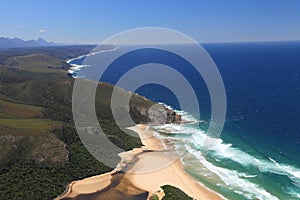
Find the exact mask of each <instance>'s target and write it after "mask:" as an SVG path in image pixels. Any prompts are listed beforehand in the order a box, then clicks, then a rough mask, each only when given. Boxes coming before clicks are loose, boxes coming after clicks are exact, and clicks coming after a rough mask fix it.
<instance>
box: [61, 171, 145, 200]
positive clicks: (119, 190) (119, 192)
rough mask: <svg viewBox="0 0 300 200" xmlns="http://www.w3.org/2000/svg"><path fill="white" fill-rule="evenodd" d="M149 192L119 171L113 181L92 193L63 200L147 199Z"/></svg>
mask: <svg viewBox="0 0 300 200" xmlns="http://www.w3.org/2000/svg"><path fill="white" fill-rule="evenodd" d="M148 195H149V193H148V192H147V191H144V190H142V189H140V188H138V187H136V186H135V185H133V184H132V182H131V181H130V180H129V179H128V178H127V177H126V176H125V173H123V172H118V173H116V174H113V176H112V178H111V183H110V184H109V185H108V186H107V187H105V188H103V189H102V190H99V191H97V192H95V193H92V194H80V195H78V196H76V197H74V198H64V199H63V200H68V199H76V200H87V199H94V200H102V199H103V200H104V199H110V200H120V199H122V200H146V199H147V197H148Z"/></svg>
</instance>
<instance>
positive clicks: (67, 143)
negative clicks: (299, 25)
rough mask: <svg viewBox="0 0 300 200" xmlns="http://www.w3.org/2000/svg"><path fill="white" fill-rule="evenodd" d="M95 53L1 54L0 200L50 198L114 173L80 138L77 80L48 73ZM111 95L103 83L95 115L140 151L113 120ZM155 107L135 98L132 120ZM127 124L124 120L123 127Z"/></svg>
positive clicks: (123, 143) (120, 142)
mask: <svg viewBox="0 0 300 200" xmlns="http://www.w3.org/2000/svg"><path fill="white" fill-rule="evenodd" d="M92 48H93V46H66V47H47V48H29V49H11V50H1V51H0V199H31V200H33V199H51V198H54V197H56V196H57V195H59V194H61V193H62V192H63V191H64V190H65V189H66V185H67V184H68V183H69V182H71V181H73V180H77V179H82V178H85V177H89V176H92V175H96V174H101V173H105V172H108V171H110V170H112V169H111V168H109V167H107V166H105V165H104V164H102V163H101V162H99V161H97V160H96V159H95V158H94V157H93V156H91V155H90V154H89V152H88V151H87V150H86V149H85V147H84V146H83V145H82V143H81V141H80V139H79V137H78V135H77V132H76V130H75V127H74V122H73V117H72V107H71V106H72V105H71V96H72V88H73V84H74V79H72V78H70V77H68V76H67V73H66V72H64V71H62V70H60V69H58V68H51V69H49V68H48V66H50V65H59V62H61V61H63V60H66V59H69V58H71V57H75V56H79V55H81V54H86V53H88V52H89V51H90V50H91V49H92ZM112 90H113V86H112V85H109V84H106V83H101V84H99V86H98V89H97V93H96V99H95V100H96V112H97V116H98V119H99V122H100V124H101V126H102V128H103V130H104V133H105V134H106V135H107V137H108V138H109V139H110V140H111V141H112V142H113V143H114V144H115V145H117V146H119V147H121V148H123V149H125V150H129V149H132V148H134V147H139V146H141V142H140V140H139V138H138V137H132V136H130V135H127V134H124V133H123V131H122V130H121V129H122V127H121V128H119V127H118V126H117V125H116V124H115V122H114V120H113V117H112V111H111V109H110V98H111V93H112ZM118 92H120V94H124V95H126V94H128V93H127V92H125V91H124V90H121V89H120V90H119V91H118ZM100 94H101V95H100ZM151 105H153V102H150V101H149V100H146V99H144V98H142V97H139V96H138V95H133V96H132V98H131V101H130V111H131V115H132V118H133V120H134V121H135V122H147V121H148V119H147V117H145V116H141V114H140V112H139V111H138V110H137V106H144V107H149V106H151ZM120 109H121V110H122V108H120ZM129 125H132V124H130V123H129V122H127V121H124V123H123V126H124V127H126V126H129ZM133 134H134V133H133ZM114 156H116V157H117V155H114ZM169 191H171V190H170V188H168V189H167V190H166V193H167V194H168V193H169ZM171 194H173V192H172V193H171ZM180 195H181V194H180ZM167 196H169V195H167ZM176 199H178V198H176Z"/></svg>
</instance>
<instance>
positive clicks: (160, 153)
mask: <svg viewBox="0 0 300 200" xmlns="http://www.w3.org/2000/svg"><path fill="white" fill-rule="evenodd" d="M129 129H131V130H133V131H135V132H137V133H138V134H139V137H140V138H141V141H142V143H143V145H144V146H143V147H141V148H136V149H133V150H131V151H128V152H123V153H121V154H119V156H120V157H121V162H120V163H119V165H118V166H117V167H116V168H115V169H114V170H113V171H112V172H109V173H106V174H102V175H99V176H94V177H90V178H86V179H83V180H78V181H73V182H72V183H70V184H69V186H68V189H67V190H66V192H65V193H64V194H63V195H62V196H60V197H58V198H57V199H63V198H73V197H76V196H77V195H79V194H90V193H95V192H98V191H100V190H102V189H104V188H105V187H107V186H108V185H109V184H110V182H111V178H112V177H113V174H115V173H116V172H118V171H120V170H122V169H123V170H124V167H125V166H126V165H127V163H128V162H129V161H131V160H132V159H133V158H138V159H136V161H135V162H134V164H133V165H132V166H130V167H129V168H128V169H126V171H125V173H124V175H123V179H126V180H130V182H131V183H130V184H133V185H134V186H135V187H136V188H137V189H138V190H139V191H148V193H149V196H151V195H152V194H157V195H158V196H159V197H160V199H161V198H162V197H163V196H164V193H163V191H162V189H161V188H160V187H161V186H163V185H172V186H175V187H177V188H179V189H181V190H182V191H184V192H185V193H186V194H187V195H189V196H190V197H193V198H194V199H201V200H210V199H214V200H217V199H223V198H222V197H221V196H219V195H218V194H217V193H215V192H213V191H211V190H209V189H207V188H206V187H205V186H203V185H201V184H200V183H199V182H198V181H196V180H195V179H193V178H192V177H190V176H189V175H188V174H187V173H186V172H185V171H184V169H183V167H184V166H183V165H182V163H181V162H180V160H179V159H174V158H173V157H172V156H170V155H168V154H166V147H164V145H163V144H162V143H161V141H160V140H158V139H157V138H155V137H154V136H153V134H154V131H152V130H149V127H148V126H147V125H136V126H134V127H130V128H129Z"/></svg>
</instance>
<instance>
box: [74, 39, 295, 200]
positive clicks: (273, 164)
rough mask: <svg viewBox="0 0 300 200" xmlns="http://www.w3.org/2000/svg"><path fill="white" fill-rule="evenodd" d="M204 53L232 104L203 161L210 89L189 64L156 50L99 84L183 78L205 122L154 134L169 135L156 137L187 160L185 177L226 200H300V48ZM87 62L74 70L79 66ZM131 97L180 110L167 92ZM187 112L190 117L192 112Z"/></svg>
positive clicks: (228, 48) (114, 69)
mask: <svg viewBox="0 0 300 200" xmlns="http://www.w3.org/2000/svg"><path fill="white" fill-rule="evenodd" d="M203 47H204V48H205V50H206V51H207V52H208V53H209V55H210V56H211V58H212V59H213V60H214V62H215V63H216V65H217V67H218V69H219V71H220V74H221V76H222V78H223V81H224V85H225V89H226V96H227V115H226V121H225V125H224V129H223V131H222V134H221V136H220V138H215V140H216V144H217V145H216V146H215V149H213V150H212V151H211V152H210V153H208V154H205V155H204V154H203V155H202V154H201V152H202V149H203V146H202V145H203V138H205V137H209V136H207V135H205V131H206V129H207V127H208V124H209V122H210V115H211V112H210V111H211V102H210V97H209V93H208V90H207V88H206V85H205V82H204V81H203V80H202V79H201V77H199V76H198V74H197V73H195V70H193V68H192V67H191V66H189V65H190V64H189V63H187V62H186V61H185V60H184V59H182V58H180V57H178V56H176V55H174V54H172V53H169V52H165V51H162V50H157V49H151V48H150V49H143V50H139V51H134V52H130V53H128V54H126V55H124V56H122V57H120V58H118V59H117V60H115V61H114V62H113V63H112V64H111V65H110V67H109V68H108V69H107V70H106V71H105V73H104V76H103V77H102V78H101V79H100V80H101V81H104V82H108V83H111V84H116V83H117V81H118V80H119V78H120V77H121V76H122V75H123V74H124V73H126V72H127V71H128V70H129V69H131V68H133V67H135V66H138V65H141V64H145V63H163V64H166V65H168V66H171V67H172V68H174V69H176V70H178V71H179V72H180V73H181V74H183V75H184V76H185V77H186V78H187V79H188V80H189V82H190V84H191V85H192V87H193V89H194V91H199V92H198V93H197V97H198V102H199V106H200V109H201V118H200V119H196V120H200V121H201V123H200V124H199V125H195V124H185V125H165V126H159V127H153V128H154V129H156V130H157V131H159V132H165V133H168V134H167V135H166V134H162V135H160V136H158V137H162V138H164V137H168V138H169V139H173V140H174V141H176V142H175V146H176V148H178V149H182V148H184V149H186V150H187V152H189V154H187V155H186V156H184V157H183V158H182V161H183V163H184V164H185V166H186V169H185V170H186V171H187V172H188V173H189V174H190V175H192V176H193V177H195V178H196V179H198V180H199V181H200V182H202V183H203V184H205V185H206V186H207V187H209V188H211V189H212V190H214V191H216V192H218V193H220V194H221V195H223V196H224V197H225V198H228V199H256V198H257V199H284V200H285V199H300V42H257V43H256V42H251V43H219V44H203ZM121 48H122V47H121ZM124 48H126V47H124ZM178 48H181V47H180V46H178ZM184 48H187V47H184ZM116 51H118V50H116ZM187 51H188V48H187ZM109 53H113V52H109ZM84 59H85V57H83V58H80V59H75V60H72V61H71V62H70V63H71V64H78V65H81V64H82V63H83V61H84ZM94 67H95V66H94ZM98 67H99V66H98ZM92 70H93V66H90V67H85V68H82V69H81V70H80V71H79V72H78V73H79V74H81V75H84V74H85V73H89V72H90V71H92ZM73 75H74V76H77V75H78V74H77V72H74V74H73ZM136 78H141V77H136ZM167 78H168V77H167ZM169 78H172V77H169ZM175 81H176V80H175ZM125 89H126V88H125ZM134 92H137V93H138V94H140V95H143V96H145V97H147V98H149V99H151V100H153V101H156V102H162V103H164V104H166V105H168V106H171V107H172V108H173V109H175V110H180V106H179V103H178V99H177V98H176V96H175V94H173V93H172V91H171V90H169V89H168V88H166V87H164V86H160V85H157V84H147V85H145V86H142V87H140V88H139V89H138V90H136V91H134ZM185 111H186V113H185V114H186V115H187V116H190V115H193V110H192V109H191V110H189V109H187V110H185ZM178 139H179V140H178Z"/></svg>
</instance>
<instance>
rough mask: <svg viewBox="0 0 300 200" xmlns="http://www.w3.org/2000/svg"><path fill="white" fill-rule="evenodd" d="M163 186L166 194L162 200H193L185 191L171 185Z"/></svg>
mask: <svg viewBox="0 0 300 200" xmlns="http://www.w3.org/2000/svg"><path fill="white" fill-rule="evenodd" d="M161 188H162V189H163V190H164V192H165V196H164V197H163V198H162V200H174V199H176V200H193V198H191V197H189V196H188V195H186V194H185V193H184V192H183V191H181V190H180V189H178V188H176V187H173V186H171V185H164V186H162V187H161Z"/></svg>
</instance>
